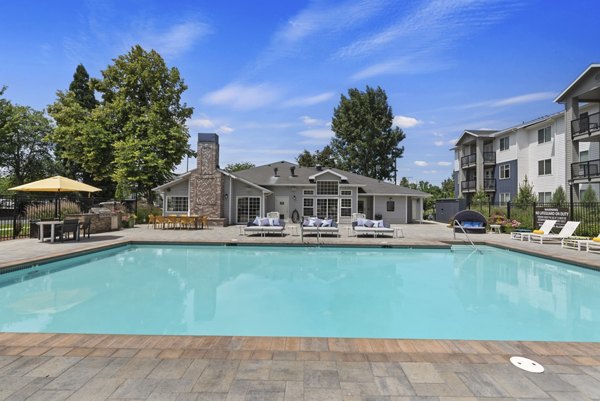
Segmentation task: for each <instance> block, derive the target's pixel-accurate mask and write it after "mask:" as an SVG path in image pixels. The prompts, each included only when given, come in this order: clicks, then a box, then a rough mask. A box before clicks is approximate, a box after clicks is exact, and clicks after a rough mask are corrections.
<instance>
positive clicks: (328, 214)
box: [317, 198, 338, 220]
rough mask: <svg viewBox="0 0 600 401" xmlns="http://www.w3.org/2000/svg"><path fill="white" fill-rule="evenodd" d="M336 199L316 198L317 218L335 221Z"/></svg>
mask: <svg viewBox="0 0 600 401" xmlns="http://www.w3.org/2000/svg"><path fill="white" fill-rule="evenodd" d="M337 208H338V199H337V198H317V217H319V218H320V219H326V218H329V219H334V220H337Z"/></svg>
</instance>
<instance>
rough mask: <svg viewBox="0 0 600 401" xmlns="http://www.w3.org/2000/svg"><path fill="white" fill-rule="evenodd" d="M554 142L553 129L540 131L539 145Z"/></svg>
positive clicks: (548, 128)
mask: <svg viewBox="0 0 600 401" xmlns="http://www.w3.org/2000/svg"><path fill="white" fill-rule="evenodd" d="M551 140H552V129H551V128H550V127H546V128H542V129H539V130H538V143H546V142H550V141H551Z"/></svg>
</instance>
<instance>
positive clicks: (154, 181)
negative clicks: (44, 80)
mask: <svg viewBox="0 0 600 401" xmlns="http://www.w3.org/2000/svg"><path fill="white" fill-rule="evenodd" d="M93 82H94V89H96V90H97V91H98V92H99V93H100V94H101V96H102V100H101V101H100V102H99V104H98V106H97V107H95V108H93V109H88V108H87V107H86V106H85V103H84V105H82V104H81V103H80V100H83V99H85V98H86V97H82V98H80V97H78V96H79V95H78V94H77V92H76V91H68V92H67V93H61V92H59V93H58V99H57V101H56V102H55V103H54V104H53V105H52V106H51V107H50V108H49V110H50V113H51V114H52V116H53V117H54V119H55V120H56V123H57V130H56V132H55V134H54V135H52V136H51V140H52V141H54V142H55V143H56V144H57V145H59V146H60V148H61V149H62V155H63V157H66V158H68V159H69V160H72V161H74V162H75V163H77V164H78V165H80V166H81V167H82V168H83V169H84V171H86V172H87V173H89V174H91V175H93V179H94V180H95V181H106V180H111V181H112V182H113V183H114V184H116V185H113V190H114V188H115V187H116V186H118V187H119V188H120V191H122V192H123V193H126V192H142V193H147V194H148V195H151V189H152V188H153V187H155V186H158V185H160V184H162V183H164V182H166V181H168V180H169V179H171V177H172V172H173V170H174V169H175V167H176V166H177V165H178V164H179V163H180V162H181V160H182V158H183V157H184V156H195V153H194V152H193V151H192V150H191V148H190V147H189V144H188V140H189V133H188V129H187V127H186V125H185V122H186V120H187V119H189V118H190V117H191V115H192V112H193V109H192V108H191V107H188V106H187V105H186V104H185V103H183V102H182V100H181V96H182V94H183V92H184V91H185V90H186V89H187V86H186V85H185V83H184V82H183V79H182V78H181V76H180V74H179V70H177V68H168V67H167V65H166V63H165V61H164V60H163V58H162V57H161V56H160V55H159V54H158V53H157V52H156V51H154V50H152V51H150V52H147V51H145V50H144V49H143V48H142V47H141V46H139V45H136V46H134V47H133V48H132V49H131V50H130V51H129V53H127V54H125V55H122V56H119V57H117V58H116V59H114V60H113V64H112V65H109V66H108V67H107V68H106V69H105V70H104V71H102V79H99V80H93ZM149 198H150V196H149Z"/></svg>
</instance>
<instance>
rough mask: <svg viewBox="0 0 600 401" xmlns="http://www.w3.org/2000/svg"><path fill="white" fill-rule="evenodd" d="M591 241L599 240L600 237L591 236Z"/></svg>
mask: <svg viewBox="0 0 600 401" xmlns="http://www.w3.org/2000/svg"><path fill="white" fill-rule="evenodd" d="M592 241H594V242H600V237H594V238H592Z"/></svg>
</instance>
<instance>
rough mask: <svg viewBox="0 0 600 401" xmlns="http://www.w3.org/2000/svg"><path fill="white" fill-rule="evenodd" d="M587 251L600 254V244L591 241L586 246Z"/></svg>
mask: <svg viewBox="0 0 600 401" xmlns="http://www.w3.org/2000/svg"><path fill="white" fill-rule="evenodd" d="M598 237H600V235H598ZM585 250H586V251H587V252H598V253H600V242H596V241H589V242H586V244H585Z"/></svg>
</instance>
